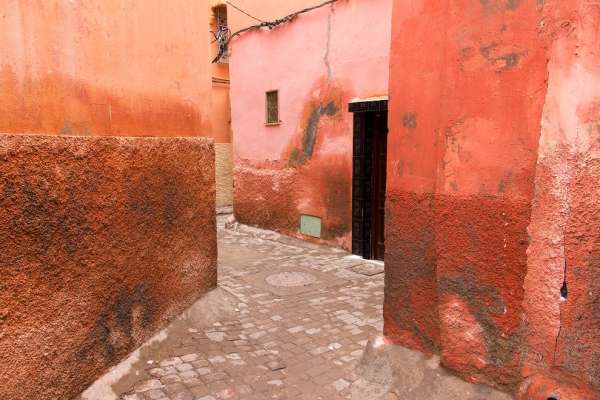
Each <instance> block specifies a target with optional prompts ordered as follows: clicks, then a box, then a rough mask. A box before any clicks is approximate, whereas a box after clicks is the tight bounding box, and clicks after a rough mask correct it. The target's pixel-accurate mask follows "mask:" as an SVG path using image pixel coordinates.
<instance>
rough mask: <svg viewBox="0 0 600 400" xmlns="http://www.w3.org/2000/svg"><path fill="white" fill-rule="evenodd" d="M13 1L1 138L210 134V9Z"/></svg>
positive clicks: (2, 47) (113, 0) (5, 33)
mask: <svg viewBox="0 0 600 400" xmlns="http://www.w3.org/2000/svg"><path fill="white" fill-rule="evenodd" d="M165 11H166V9H165V2H164V1H161V0H145V1H126V2H124V1H120V0H103V1H100V2H99V1H93V0H77V1H71V0H46V1H22V0H5V1H3V2H2V4H1V5H0V17H1V21H2V23H1V24H0V34H1V36H2V38H3V40H2V41H1V43H0V89H1V90H0V132H18V133H21V132H30V133H31V132H35V133H43V134H67V135H69V134H72V135H75V134H76V135H96V134H99V135H103V134H107V135H126V136H132V135H133V136H137V135H149V136H190V135H199V136H208V135H210V132H211V130H210V125H211V121H210V119H211V118H210V113H211V101H210V99H211V93H210V91H211V86H210V68H211V67H210V64H209V62H208V59H209V36H208V35H209V33H208V27H209V14H210V10H209V6H208V4H207V2H205V1H194V0H174V1H172V2H170V3H169V6H168V12H165Z"/></svg>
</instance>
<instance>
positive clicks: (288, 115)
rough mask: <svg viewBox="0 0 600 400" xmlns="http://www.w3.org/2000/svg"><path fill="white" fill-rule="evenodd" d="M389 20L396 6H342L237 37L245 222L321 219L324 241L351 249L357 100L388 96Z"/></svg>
mask: <svg viewBox="0 0 600 400" xmlns="http://www.w3.org/2000/svg"><path fill="white" fill-rule="evenodd" d="M390 15H391V1H390V0H373V1H365V0H349V1H340V2H339V3H337V4H336V5H334V6H328V7H324V8H321V9H319V10H315V11H313V12H311V13H308V14H304V15H302V16H299V17H298V18H297V19H295V20H294V21H292V22H291V23H288V24H285V25H282V26H280V27H277V28H276V29H274V30H272V31H260V32H258V31H255V32H250V33H247V34H244V35H243V36H241V37H240V38H239V39H235V40H234V42H233V51H232V57H231V62H230V73H231V80H232V92H231V99H232V128H233V134H234V160H235V168H234V182H235V188H234V209H235V213H236V217H237V218H238V220H240V221H241V222H244V223H249V224H254V225H260V226H262V227H266V228H269V229H275V230H278V231H280V232H283V233H285V234H290V235H298V228H299V218H300V214H308V215H313V216H317V217H321V218H322V221H323V226H322V228H323V229H322V238H323V239H324V240H326V241H327V242H329V243H331V244H335V245H340V246H342V247H344V248H349V247H350V241H351V232H350V230H351V177H352V115H351V114H350V113H349V112H348V102H349V101H350V100H351V99H353V98H355V97H371V96H377V95H386V94H387V84H388V80H387V77H388V70H389V68H388V63H389V59H388V55H389V34H390V33H389V29H390V26H389V24H390ZM373 21H377V22H376V23H373ZM297 60H301V62H300V61H297ZM269 90H279V99H280V120H281V123H280V124H279V125H275V126H266V125H265V92H266V91H269Z"/></svg>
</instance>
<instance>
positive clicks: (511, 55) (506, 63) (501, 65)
mask: <svg viewBox="0 0 600 400" xmlns="http://www.w3.org/2000/svg"><path fill="white" fill-rule="evenodd" d="M497 48H498V44H497V43H492V44H490V45H488V46H481V47H480V48H479V54H481V56H482V57H483V58H485V59H486V60H487V61H488V62H489V63H490V64H491V65H493V66H494V67H495V68H496V72H504V71H506V70H509V69H512V68H515V67H516V66H518V65H519V62H520V61H521V57H522V56H523V54H524V53H518V52H515V51H511V52H508V53H506V54H501V55H495V54H494V52H495V50H496V49H497Z"/></svg>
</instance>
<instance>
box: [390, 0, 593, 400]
mask: <svg viewBox="0 0 600 400" xmlns="http://www.w3.org/2000/svg"><path fill="white" fill-rule="evenodd" d="M565 3H568V4H565ZM584 16H585V17H584ZM598 22H600V18H598V5H597V4H594V3H592V2H587V1H585V0H581V1H579V2H577V1H570V2H562V3H561V4H559V3H558V2H554V1H546V2H545V3H544V4H542V3H540V2H533V1H531V2H515V1H469V0H447V1H441V2H440V1H431V0H420V1H411V2H408V3H407V2H403V1H395V3H394V14H393V25H392V53H391V73H390V97H391V104H390V107H391V113H390V143H389V147H388V148H389V152H388V199H387V207H388V215H389V217H390V218H389V219H388V225H387V227H386V244H387V246H386V247H387V253H386V295H385V305H384V318H385V333H386V335H387V337H388V338H389V339H390V340H391V341H393V342H396V343H399V344H403V345H408V346H410V347H412V348H416V349H419V350H421V351H424V352H426V353H441V355H442V358H443V362H444V364H445V365H446V366H448V367H450V368H451V369H453V370H455V371H456V372H457V373H459V374H460V375H461V376H463V377H464V378H466V379H469V380H471V381H480V382H484V383H489V384H493V385H495V386H497V387H500V388H502V389H505V390H515V389H516V388H517V387H518V386H519V385H520V383H521V382H522V381H523V379H524V378H525V377H530V376H532V375H534V374H535V373H538V372H541V373H544V371H546V372H548V378H547V380H546V382H559V383H558V385H559V386H560V382H561V379H560V378H556V376H560V375H561V374H559V373H556V372H552V373H550V372H549V371H550V369H551V368H552V367H562V368H563V369H564V372H567V373H571V374H574V375H576V376H577V377H579V378H580V379H582V380H583V381H584V382H586V383H592V384H594V385H596V386H597V384H598V381H597V380H598V379H599V378H598V377H599V375H598V372H596V371H595V370H594V368H596V367H594V365H597V360H596V358H597V357H596V356H594V354H599V351H600V348H599V347H598V345H597V343H596V342H597V340H596V336H594V335H593V334H592V333H591V332H592V331H594V330H595V329H597V322H596V319H597V318H598V315H600V314H598V312H597V310H594V307H593V304H594V303H595V301H594V299H595V296H597V294H595V291H596V288H595V286H597V285H594V283H593V280H594V279H593V271H594V268H596V267H595V264H594V263H595V261H594V254H595V253H596V252H597V246H598V237H600V235H599V233H600V227H599V220H598V207H597V201H596V200H592V199H595V197H597V190H596V189H597V186H598V185H597V184H595V183H593V182H597V180H598V179H597V174H598V170H597V165H596V164H597V160H598V156H597V153H595V151H596V149H595V147H594V146H595V143H597V140H596V139H595V136H594V135H597V132H596V130H595V127H596V125H597V124H596V123H595V121H596V119H597V118H598V116H596V115H595V114H594V113H595V110H596V108H594V107H595V105H596V102H597V100H596V98H597V97H596V96H597V94H596V91H597V89H593V88H597V87H598V85H597V79H598V78H600V74H598V69H597V68H598V60H597V58H596V57H597V56H596V55H595V54H594V53H593V51H592V49H593V48H594V46H596V47H595V48H597V46H598V43H600V42H599V41H598V33H597V30H594V29H592V28H591V26H597V24H598ZM594 24H596V25H594ZM594 195H596V196H594ZM565 261H566V263H565ZM571 263H572V265H574V266H575V267H574V268H573V269H569V268H567V269H566V270H565V268H564V266H565V265H567V266H568V265H571ZM565 271H566V277H567V280H568V281H569V285H568V288H569V295H568V299H567V300H566V301H564V302H562V303H561V300H560V293H561V291H560V289H561V287H562V285H563V281H564V277H565ZM559 332H560V334H559ZM557 338H558V339H557ZM561 373H562V372H561ZM552 379H554V380H552ZM563 381H565V382H566V381H567V379H566V378H565V379H563ZM527 382H528V383H527V384H530V383H531V382H530V381H527ZM569 382H570V380H569ZM580 386H581V387H583V386H584V384H581V385H580ZM531 387H536V390H537V389H539V385H538V386H536V384H535V382H534V383H533V384H532V386H531ZM546 389H547V390H546V392H544V393H545V397H544V396H543V395H542V394H539V393H541V392H539V393H538V394H535V395H533V394H529V395H530V396H532V397H524V398H532V399H538V398H539V399H544V400H545V399H546V398H548V397H549V396H551V395H552V393H551V392H552V391H556V390H559V389H558V386H557V385H556V384H555V385H554V386H553V385H551V384H550V385H547V387H546ZM565 390H567V389H565ZM569 390H570V389H569ZM586 390H587V389H586ZM534 392H535V390H534ZM532 393H533V392H532ZM536 393H537V392H536ZM564 393H567V392H564ZM565 398H567V397H565ZM568 398H571V397H568ZM573 398H575V397H573ZM582 398H584V397H582ZM585 398H587V397H585Z"/></svg>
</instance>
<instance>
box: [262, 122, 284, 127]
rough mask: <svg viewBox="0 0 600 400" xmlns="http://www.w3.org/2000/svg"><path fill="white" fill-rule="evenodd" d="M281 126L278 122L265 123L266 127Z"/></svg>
mask: <svg viewBox="0 0 600 400" xmlns="http://www.w3.org/2000/svg"><path fill="white" fill-rule="evenodd" d="M279 125H281V121H278V122H265V126H279Z"/></svg>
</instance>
